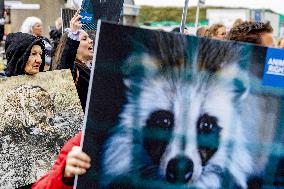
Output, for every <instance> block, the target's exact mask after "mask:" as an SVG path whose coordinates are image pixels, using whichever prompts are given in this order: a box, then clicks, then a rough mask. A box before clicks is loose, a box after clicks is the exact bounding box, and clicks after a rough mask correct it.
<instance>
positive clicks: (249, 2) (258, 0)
mask: <svg viewBox="0 0 284 189" xmlns="http://www.w3.org/2000/svg"><path fill="white" fill-rule="evenodd" d="M184 2H185V0H161V1H153V0H135V3H136V4H138V5H150V6H178V7H182V6H184ZM197 2H198V0H189V6H196V5H197ZM205 5H206V6H222V7H235V8H250V9H271V10H272V11H274V12H276V13H279V14H283V15H284V0H206V1H205Z"/></svg>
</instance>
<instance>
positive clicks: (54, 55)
mask: <svg viewBox="0 0 284 189" xmlns="http://www.w3.org/2000/svg"><path fill="white" fill-rule="evenodd" d="M81 18H82V17H81V16H80V15H79V12H77V13H76V14H75V15H74V17H73V18H72V20H71V21H70V28H68V29H67V30H66V31H65V33H64V34H62V33H61V30H62V23H61V21H60V19H59V20H57V21H56V23H57V24H56V28H55V29H54V30H52V31H51V32H50V39H48V38H46V37H44V36H43V27H42V26H43V23H42V21H41V20H40V19H39V18H37V17H29V18H27V19H26V20H25V21H24V23H23V25H22V27H21V32H18V33H11V34H9V35H8V36H7V39H6V42H5V53H6V57H7V66H6V69H5V71H4V72H3V73H2V74H1V76H2V77H10V76H17V75H24V74H27V75H34V74H37V73H39V72H43V71H48V70H55V69H70V70H71V73H72V76H73V79H74V82H75V85H76V88H77V92H78V95H79V98H80V102H81V105H82V108H83V110H84V109H85V106H86V99H87V92H88V85H89V80H90V70H91V67H92V59H93V54H94V50H93V46H94V36H95V34H94V31H87V32H86V31H83V30H81V29H80V28H81V26H82V23H81V21H80V20H81ZM272 32H273V28H272V27H271V25H270V23H269V22H267V23H263V22H254V21H242V20H239V19H238V20H237V21H236V23H235V24H234V25H233V26H232V28H231V29H230V30H229V31H228V30H227V28H226V27H225V26H224V25H223V24H213V25H212V26H202V27H200V28H198V30H197V32H196V35H197V36H199V37H208V38H212V39H216V40H232V41H240V42H248V43H253V44H257V45H262V46H267V47H278V48H284V38H279V40H278V42H277V43H276V42H275V41H276V39H275V38H274V37H273V34H272ZM81 136H82V134H81V133H78V134H77V135H76V136H75V137H73V138H72V139H71V140H69V141H68V142H67V143H66V144H65V146H64V147H63V148H62V150H61V152H60V154H59V156H58V159H57V160H56V162H55V164H54V166H53V168H52V170H51V171H50V172H49V173H47V174H46V175H44V176H43V177H42V178H40V179H39V180H38V181H37V182H36V183H34V184H33V185H32V188H33V189H43V188H46V189H52V188H54V189H60V188H62V189H63V188H64V189H65V188H70V189H71V188H73V183H74V177H75V175H82V174H85V173H86V171H87V169H88V168H90V166H91V164H90V161H91V159H90V157H89V156H88V155H87V154H86V153H84V152H83V151H82V150H81V148H80V147H79V146H80V141H81Z"/></svg>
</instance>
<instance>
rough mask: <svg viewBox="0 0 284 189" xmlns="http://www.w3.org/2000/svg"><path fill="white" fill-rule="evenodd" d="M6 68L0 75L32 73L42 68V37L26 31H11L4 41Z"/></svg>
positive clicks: (43, 58) (43, 48)
mask: <svg viewBox="0 0 284 189" xmlns="http://www.w3.org/2000/svg"><path fill="white" fill-rule="evenodd" d="M5 52H6V57H7V68H6V69H5V71H4V73H3V74H2V76H7V77H10V76H16V75H23V74H28V75H33V74H37V73H38V72H41V71H43V70H44V65H45V63H44V62H45V61H44V60H45V55H44V52H45V46H44V43H43V41H42V39H40V38H37V37H35V36H33V35H30V34H27V33H21V32H18V33H11V34H9V35H8V36H7V40H6V43H5Z"/></svg>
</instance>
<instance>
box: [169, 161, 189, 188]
mask: <svg viewBox="0 0 284 189" xmlns="http://www.w3.org/2000/svg"><path fill="white" fill-rule="evenodd" d="M192 174H193V162H192V160H191V159H189V158H187V157H185V156H178V157H175V158H173V159H171V160H170V161H169V163H168V165H167V170H166V178H167V181H168V182H171V183H180V184H185V183H187V182H188V181H189V180H190V179H191V177H192Z"/></svg>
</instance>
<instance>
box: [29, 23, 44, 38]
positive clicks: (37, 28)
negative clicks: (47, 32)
mask: <svg viewBox="0 0 284 189" xmlns="http://www.w3.org/2000/svg"><path fill="white" fill-rule="evenodd" d="M42 32H43V29H42V23H39V22H38V23H36V24H35V25H34V26H33V27H32V34H33V35H34V36H37V37H38V36H42Z"/></svg>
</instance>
